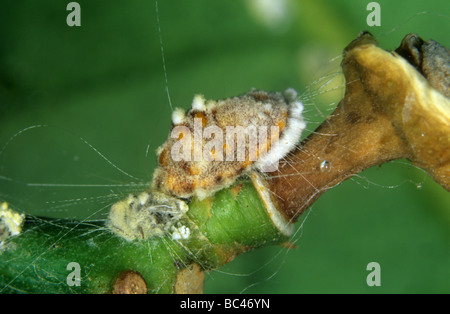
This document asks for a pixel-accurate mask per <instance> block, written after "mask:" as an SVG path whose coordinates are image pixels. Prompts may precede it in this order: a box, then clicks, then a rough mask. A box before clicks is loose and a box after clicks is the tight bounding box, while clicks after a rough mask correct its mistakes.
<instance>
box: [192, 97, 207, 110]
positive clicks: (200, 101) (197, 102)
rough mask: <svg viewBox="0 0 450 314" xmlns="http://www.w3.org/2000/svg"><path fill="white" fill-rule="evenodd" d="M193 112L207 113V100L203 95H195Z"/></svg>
mask: <svg viewBox="0 0 450 314" xmlns="http://www.w3.org/2000/svg"><path fill="white" fill-rule="evenodd" d="M192 110H198V111H205V110H206V105H205V98H204V97H203V95H195V96H194V100H193V101H192Z"/></svg>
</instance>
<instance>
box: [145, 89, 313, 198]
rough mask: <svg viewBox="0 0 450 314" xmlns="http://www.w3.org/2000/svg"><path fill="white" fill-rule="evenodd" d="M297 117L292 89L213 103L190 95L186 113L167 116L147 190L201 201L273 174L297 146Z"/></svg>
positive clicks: (299, 109) (302, 125)
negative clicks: (253, 176)
mask: <svg viewBox="0 0 450 314" xmlns="http://www.w3.org/2000/svg"><path fill="white" fill-rule="evenodd" d="M302 111H303V105H302V104H301V102H299V101H298V100H297V93H296V92H295V91H294V90H293V89H288V90H286V91H285V93H284V95H283V94H281V93H272V92H265V91H261V90H255V89H254V90H251V91H250V92H248V93H245V94H243V95H241V96H237V97H232V98H227V99H222V100H217V101H214V100H205V99H204V97H203V96H202V95H196V96H195V97H194V100H193V102H192V107H191V109H190V110H189V111H188V112H186V113H185V112H184V111H183V110H181V109H176V110H175V111H174V112H173V114H172V122H173V125H172V129H171V132H170V135H169V138H168V139H167V141H166V142H165V143H164V144H163V145H162V146H161V147H160V148H158V150H157V155H158V164H159V165H158V168H157V169H156V171H155V173H154V178H153V188H154V189H157V190H160V191H163V192H165V193H168V194H170V195H173V196H176V197H180V198H190V197H192V196H196V197H198V198H200V199H203V198H205V197H208V196H210V195H212V194H213V193H214V192H216V191H218V190H221V189H223V188H226V187H228V186H230V185H231V184H233V183H234V182H235V181H236V179H237V178H239V177H240V176H242V175H246V174H248V173H249V172H250V171H253V170H260V171H263V172H272V171H276V170H277V168H278V161H279V160H280V159H281V158H283V157H284V156H286V154H288V153H289V151H291V150H292V149H293V148H294V147H295V146H296V145H297V144H298V142H299V140H300V136H301V133H302V130H303V129H304V128H305V122H304V120H303V117H302Z"/></svg>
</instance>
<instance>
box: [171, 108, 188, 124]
mask: <svg viewBox="0 0 450 314" xmlns="http://www.w3.org/2000/svg"><path fill="white" fill-rule="evenodd" d="M185 117H186V116H185V112H184V110H183V109H180V108H175V110H174V111H173V112H172V122H173V124H181V123H183V122H184V119H185Z"/></svg>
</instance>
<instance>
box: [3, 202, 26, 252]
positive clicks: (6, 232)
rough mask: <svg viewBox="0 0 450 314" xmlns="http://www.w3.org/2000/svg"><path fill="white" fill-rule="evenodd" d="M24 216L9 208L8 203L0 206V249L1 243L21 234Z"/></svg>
mask: <svg viewBox="0 0 450 314" xmlns="http://www.w3.org/2000/svg"><path fill="white" fill-rule="evenodd" d="M24 219H25V215H24V214H19V213H17V212H15V211H13V210H12V209H11V208H9V206H8V203H6V202H4V203H1V204H0V247H1V246H2V244H3V241H4V240H5V239H7V238H9V237H12V236H16V235H18V234H20V233H21V232H22V225H23V221H24Z"/></svg>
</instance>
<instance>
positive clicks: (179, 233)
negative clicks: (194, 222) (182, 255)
mask: <svg viewBox="0 0 450 314" xmlns="http://www.w3.org/2000/svg"><path fill="white" fill-rule="evenodd" d="M190 235H191V230H190V229H189V228H188V227H186V226H181V227H179V228H176V227H175V228H174V231H173V232H172V239H173V240H186V239H189V236H190Z"/></svg>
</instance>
